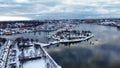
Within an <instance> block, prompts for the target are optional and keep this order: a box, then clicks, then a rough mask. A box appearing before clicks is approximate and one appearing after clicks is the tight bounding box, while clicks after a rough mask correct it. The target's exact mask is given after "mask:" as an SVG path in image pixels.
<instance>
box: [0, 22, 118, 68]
mask: <svg viewBox="0 0 120 68" xmlns="http://www.w3.org/2000/svg"><path fill="white" fill-rule="evenodd" d="M56 25H57V26H58V27H57V29H56V28H55V29H53V28H54V27H53V26H56ZM63 25H64V26H63ZM46 26H47V27H46ZM51 26H52V28H51ZM24 28H28V27H24ZM32 28H33V30H32V31H31V32H23V33H19V34H12V35H1V49H0V50H1V52H0V53H1V58H2V59H1V60H0V65H1V67H2V68H16V67H17V68H30V67H32V68H33V67H35V68H39V66H41V67H42V68H49V67H50V68H66V67H69V68H73V67H72V66H71V65H73V66H74V64H71V65H68V66H67V63H69V62H67V61H68V60H67V58H68V59H69V61H70V62H71V63H72V62H74V63H76V64H77V63H78V62H79V61H80V62H81V64H80V65H82V63H83V62H87V60H89V58H88V59H87V60H86V58H87V57H86V56H85V55H86V54H88V57H91V58H93V57H96V56H97V53H99V50H100V52H101V50H102V49H99V48H97V47H100V48H101V47H102V46H103V45H104V46H106V45H105V43H109V44H108V45H110V44H112V43H113V42H114V44H116V45H119V42H117V41H116V42H115V40H118V39H119V33H120V31H119V30H117V28H116V27H113V26H104V25H99V24H87V23H79V24H77V25H76V24H72V23H62V24H61V23H57V24H51V25H50V26H49V23H47V24H44V25H40V26H37V27H36V29H37V30H36V29H35V27H32ZM50 28H51V29H50ZM103 28H104V29H103ZM43 29H44V30H43ZM109 33H112V34H111V35H109ZM55 35H56V36H55ZM61 36H63V37H62V38H61ZM111 38H112V39H111ZM103 39H104V40H103ZM102 44H103V45H102ZM111 46H112V45H111ZM108 48H109V47H108ZM113 48H114V47H113ZM87 50H88V52H87V53H86V51H87ZM83 51H85V53H84V52H83ZM82 52H83V53H82ZM89 52H92V53H93V55H92V56H89V55H91V53H89ZM103 52H104V51H103ZM113 52H114V51H113ZM64 53H65V54H64ZM114 53H115V52H114ZM115 54H116V53H115ZM82 55H83V56H82ZM110 55H111V53H110ZM118 55H119V54H118ZM70 56H73V58H70ZM77 56H78V57H77ZM103 56H104V55H103ZM110 57H111V61H114V59H113V58H112V55H111V56H110ZM80 58H81V59H80ZM82 58H83V60H82ZM84 58H85V59H84ZM103 58H104V57H103ZM93 59H95V58H93ZM116 59H117V58H116ZM3 60H5V61H3ZM96 60H98V59H96ZM89 62H91V63H93V62H92V61H91V60H89ZM63 63H64V64H66V65H64V64H63ZM111 63H112V62H111ZM3 66H4V67H3ZM75 66H78V67H79V65H75Z"/></svg>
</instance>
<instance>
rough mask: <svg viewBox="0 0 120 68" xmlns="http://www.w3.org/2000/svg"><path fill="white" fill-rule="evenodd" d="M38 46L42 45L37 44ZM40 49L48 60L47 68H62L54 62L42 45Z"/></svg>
mask: <svg viewBox="0 0 120 68" xmlns="http://www.w3.org/2000/svg"><path fill="white" fill-rule="evenodd" d="M37 45H40V44H37ZM40 49H41V51H42V53H43V55H44V57H45V58H46V62H47V63H46V64H47V68H61V66H59V65H58V64H57V63H56V62H55V61H54V60H53V58H52V57H51V56H50V55H49V54H48V53H47V52H46V51H45V49H44V48H42V46H41V45H40Z"/></svg>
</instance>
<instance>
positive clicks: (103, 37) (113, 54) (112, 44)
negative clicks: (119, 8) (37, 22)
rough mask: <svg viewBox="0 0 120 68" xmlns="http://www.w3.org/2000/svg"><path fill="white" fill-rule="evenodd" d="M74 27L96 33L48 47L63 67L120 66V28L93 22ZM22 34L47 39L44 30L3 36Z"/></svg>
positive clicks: (43, 40)
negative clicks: (80, 39) (71, 41)
mask: <svg viewBox="0 0 120 68" xmlns="http://www.w3.org/2000/svg"><path fill="white" fill-rule="evenodd" d="M74 29H78V30H90V31H92V32H93V33H94V37H93V38H91V39H89V40H87V41H84V42H78V43H66V44H56V45H51V46H49V47H46V50H47V51H48V52H49V54H50V55H51V56H52V57H53V59H54V60H55V61H56V62H57V63H58V64H59V65H61V66H62V68H120V65H119V64H120V59H119V57H120V41H119V40H120V31H119V30H117V29H116V28H115V27H109V26H102V25H91V24H80V25H78V26H77V27H76V28H74ZM20 36H23V37H29V38H33V39H39V42H44V43H45V41H46V34H45V33H44V32H41V33H40V34H39V33H36V34H34V33H29V34H27V33H25V34H20V35H13V36H1V37H6V38H9V39H14V38H16V37H20ZM49 40H51V39H49ZM49 40H47V42H48V41H49Z"/></svg>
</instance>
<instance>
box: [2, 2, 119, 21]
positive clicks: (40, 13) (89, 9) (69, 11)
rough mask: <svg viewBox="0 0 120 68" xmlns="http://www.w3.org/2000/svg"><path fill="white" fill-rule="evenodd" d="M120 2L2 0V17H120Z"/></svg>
mask: <svg viewBox="0 0 120 68" xmlns="http://www.w3.org/2000/svg"><path fill="white" fill-rule="evenodd" d="M119 14H120V0H0V15H1V16H21V17H28V18H31V19H67V18H69V19H75V18H77V19H81V18H99V17H102V18H103V17H119Z"/></svg>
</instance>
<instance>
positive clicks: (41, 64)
mask: <svg viewBox="0 0 120 68" xmlns="http://www.w3.org/2000/svg"><path fill="white" fill-rule="evenodd" d="M23 68H47V67H46V63H45V60H44V59H40V60H33V61H28V62H26V63H24V64H23Z"/></svg>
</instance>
